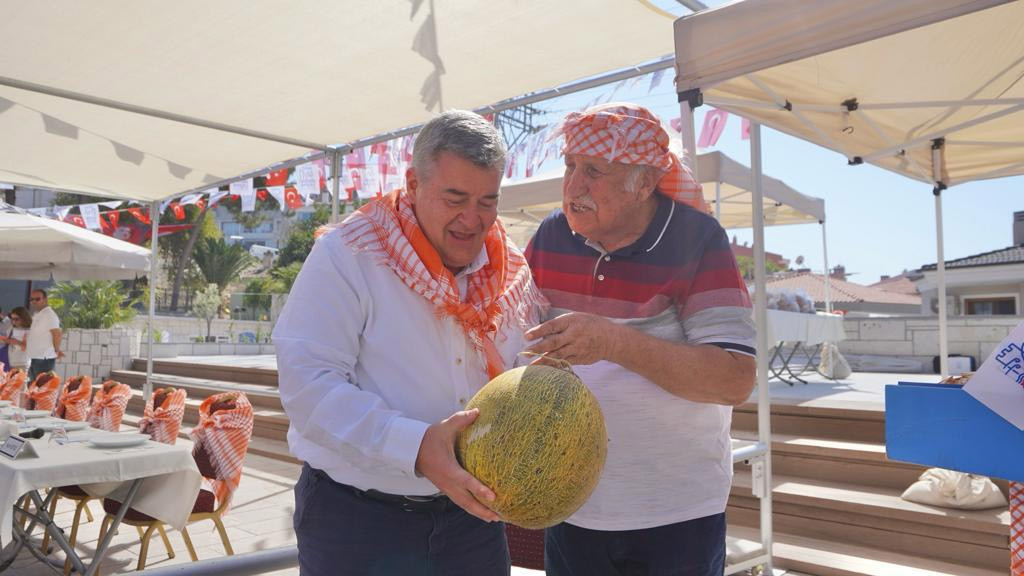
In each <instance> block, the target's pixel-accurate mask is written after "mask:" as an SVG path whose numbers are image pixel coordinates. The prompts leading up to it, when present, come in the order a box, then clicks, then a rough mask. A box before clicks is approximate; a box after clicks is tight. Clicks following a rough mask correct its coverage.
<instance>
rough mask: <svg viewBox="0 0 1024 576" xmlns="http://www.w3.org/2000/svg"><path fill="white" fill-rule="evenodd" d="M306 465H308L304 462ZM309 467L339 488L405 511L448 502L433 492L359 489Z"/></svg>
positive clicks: (435, 507)
mask: <svg viewBox="0 0 1024 576" xmlns="http://www.w3.org/2000/svg"><path fill="white" fill-rule="evenodd" d="M306 466H309V465H308V464H306ZM309 469H310V471H312V472H313V474H316V475H317V476H319V477H320V478H321V479H322V480H327V481H328V482H331V483H332V484H334V485H336V486H338V487H340V488H344V489H346V490H348V491H350V492H352V493H353V494H355V495H356V496H358V497H360V498H365V499H367V500H374V501H377V502H383V503H385V504H391V505H394V506H398V507H401V508H402V509H403V510H405V511H406V512H417V511H440V510H444V508H445V507H446V506H447V505H448V503H449V502H450V500H449V499H448V497H447V496H445V495H444V494H434V495H432V496H406V495H403V494H388V493H387V492H379V491H377V490H360V489H359V488H356V487H355V486H352V485H350V484H342V483H341V482H336V481H335V480H334V479H333V478H331V477H330V475H328V474H327V473H326V472H324V471H323V470H319V469H317V468H313V467H312V466H310V467H309Z"/></svg>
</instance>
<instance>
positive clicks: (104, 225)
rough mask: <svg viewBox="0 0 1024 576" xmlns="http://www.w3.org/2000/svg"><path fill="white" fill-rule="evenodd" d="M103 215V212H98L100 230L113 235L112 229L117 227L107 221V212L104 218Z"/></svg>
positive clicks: (108, 215)
mask: <svg viewBox="0 0 1024 576" xmlns="http://www.w3.org/2000/svg"><path fill="white" fill-rule="evenodd" d="M103 216H104V214H100V232H102V233H103V234H106V235H107V236H113V234H114V230H115V229H116V228H117V226H112V225H111V223H110V222H109V221H108V219H109V218H110V214H109V213H108V214H106V215H105V216H106V218H104V217H103Z"/></svg>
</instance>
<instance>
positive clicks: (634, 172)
mask: <svg viewBox="0 0 1024 576" xmlns="http://www.w3.org/2000/svg"><path fill="white" fill-rule="evenodd" d="M629 168H630V170H629V173H628V174H626V181H625V183H624V184H623V188H625V189H626V192H630V193H633V192H636V191H637V190H638V189H639V188H640V181H641V180H643V179H644V177H645V176H647V177H648V178H650V179H651V183H652V184H653V185H654V186H655V187H657V185H658V181H659V180H661V176H662V175H663V174H664V173H663V172H662V171H661V170H658V169H657V168H655V167H654V166H647V165H646V164H633V165H632V166H630V167H629Z"/></svg>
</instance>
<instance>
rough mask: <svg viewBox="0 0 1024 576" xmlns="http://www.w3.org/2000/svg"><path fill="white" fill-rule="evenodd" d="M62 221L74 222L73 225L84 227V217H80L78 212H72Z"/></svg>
mask: <svg viewBox="0 0 1024 576" xmlns="http://www.w3.org/2000/svg"><path fill="white" fill-rule="evenodd" d="M64 221H65V222H69V223H71V224H74V225H75V226H78V227H80V228H85V218H82V217H81V216H80V215H78V214H72V215H71V216H68V217H67V218H65V219H64Z"/></svg>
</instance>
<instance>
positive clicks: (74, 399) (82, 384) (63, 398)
mask: <svg viewBox="0 0 1024 576" xmlns="http://www.w3.org/2000/svg"><path fill="white" fill-rule="evenodd" d="M76 382H77V383H78V387H77V388H75V389H74V390H71V388H72V387H73V386H74V384H75V383H76ZM91 398H92V377H91V376H75V377H74V378H68V381H67V382H65V383H64V389H63V390H61V392H60V400H59V401H58V402H57V417H58V418H63V419H65V420H74V421H75V422H80V421H82V420H85V417H86V416H87V415H88V414H89V400H90V399H91Z"/></svg>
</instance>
